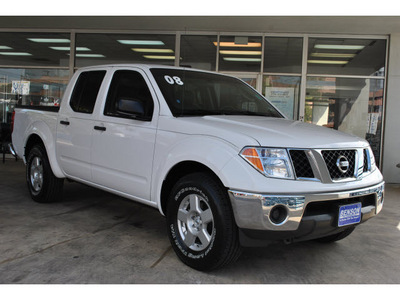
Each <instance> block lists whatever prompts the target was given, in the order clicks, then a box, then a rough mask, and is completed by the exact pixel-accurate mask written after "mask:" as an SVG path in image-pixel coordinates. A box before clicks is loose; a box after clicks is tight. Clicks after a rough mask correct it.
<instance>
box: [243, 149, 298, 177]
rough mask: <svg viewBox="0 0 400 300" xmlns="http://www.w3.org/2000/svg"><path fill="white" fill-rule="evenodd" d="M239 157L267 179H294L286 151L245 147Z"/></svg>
mask: <svg viewBox="0 0 400 300" xmlns="http://www.w3.org/2000/svg"><path fill="white" fill-rule="evenodd" d="M240 156H241V157H243V158H244V159H245V160H246V161H247V162H248V163H249V164H251V165H252V166H253V167H254V168H255V169H256V170H257V171H259V172H261V173H262V174H263V175H265V176H267V177H275V178H284V179H294V176H293V169H292V164H291V162H290V159H289V155H288V153H287V151H286V149H279V148H261V147H245V148H243V150H242V151H241V152H240Z"/></svg>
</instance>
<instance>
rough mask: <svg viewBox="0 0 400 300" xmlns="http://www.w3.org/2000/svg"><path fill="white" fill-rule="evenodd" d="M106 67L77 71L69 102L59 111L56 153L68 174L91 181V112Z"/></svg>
mask: <svg viewBox="0 0 400 300" xmlns="http://www.w3.org/2000/svg"><path fill="white" fill-rule="evenodd" d="M105 74H106V70H95V71H86V72H82V73H80V74H79V75H78V79H77V81H76V83H75V86H74V89H73V91H72V93H71V97H70V99H69V103H68V104H67V105H65V106H63V107H62V109H61V110H60V112H59V121H58V122H59V124H57V155H58V157H59V163H60V166H61V168H62V169H63V171H64V172H65V173H66V174H67V175H68V176H70V177H74V178H76V179H81V180H84V181H91V179H92V172H91V149H92V148H91V146H92V132H93V122H94V120H93V112H94V107H95V104H96V100H97V97H98V95H99V90H100V87H101V85H102V82H103V79H104V77H105Z"/></svg>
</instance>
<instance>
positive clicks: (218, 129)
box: [159, 116, 368, 149]
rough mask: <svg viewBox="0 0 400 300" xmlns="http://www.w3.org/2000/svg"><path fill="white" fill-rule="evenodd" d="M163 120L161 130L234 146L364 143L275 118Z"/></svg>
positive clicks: (324, 146) (322, 146)
mask: <svg viewBox="0 0 400 300" xmlns="http://www.w3.org/2000/svg"><path fill="white" fill-rule="evenodd" d="M168 119H169V118H167V119H164V120H163V121H162V120H160V121H161V124H159V128H160V129H161V130H168V131H175V132H180V133H184V134H196V135H208V136H213V137H217V138H220V139H223V140H226V141H227V142H229V143H231V144H234V145H236V146H237V147H239V148H242V147H244V146H251V145H253V146H257V145H259V146H266V147H284V148H318V149H329V148H355V147H366V146H367V145H368V143H367V142H366V141H365V140H364V139H361V138H359V137H356V136H353V135H349V134H346V133H343V132H340V131H337V130H334V129H330V128H326V127H322V126H317V125H313V124H308V123H304V122H300V121H291V120H286V119H279V118H268V117H258V116H204V117H180V118H173V120H172V119H169V120H168Z"/></svg>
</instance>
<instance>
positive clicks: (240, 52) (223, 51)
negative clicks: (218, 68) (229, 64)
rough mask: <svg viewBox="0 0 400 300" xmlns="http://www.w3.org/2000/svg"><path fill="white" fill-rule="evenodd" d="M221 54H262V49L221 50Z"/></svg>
mask: <svg viewBox="0 0 400 300" xmlns="http://www.w3.org/2000/svg"><path fill="white" fill-rule="evenodd" d="M219 53H220V54H228V55H261V54H262V52H261V51H239V50H238V51H236V50H220V51H219Z"/></svg>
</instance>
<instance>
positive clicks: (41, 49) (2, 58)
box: [0, 33, 71, 67]
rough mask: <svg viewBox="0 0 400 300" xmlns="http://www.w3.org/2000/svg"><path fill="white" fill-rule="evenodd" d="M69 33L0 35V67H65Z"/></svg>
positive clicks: (67, 56)
mask: <svg viewBox="0 0 400 300" xmlns="http://www.w3.org/2000/svg"><path fill="white" fill-rule="evenodd" d="M70 42H71V41H70V34H69V33H0V65H2V66H59V67H62V66H64V67H67V66H68V64H69V54H70V48H69V46H70Z"/></svg>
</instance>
